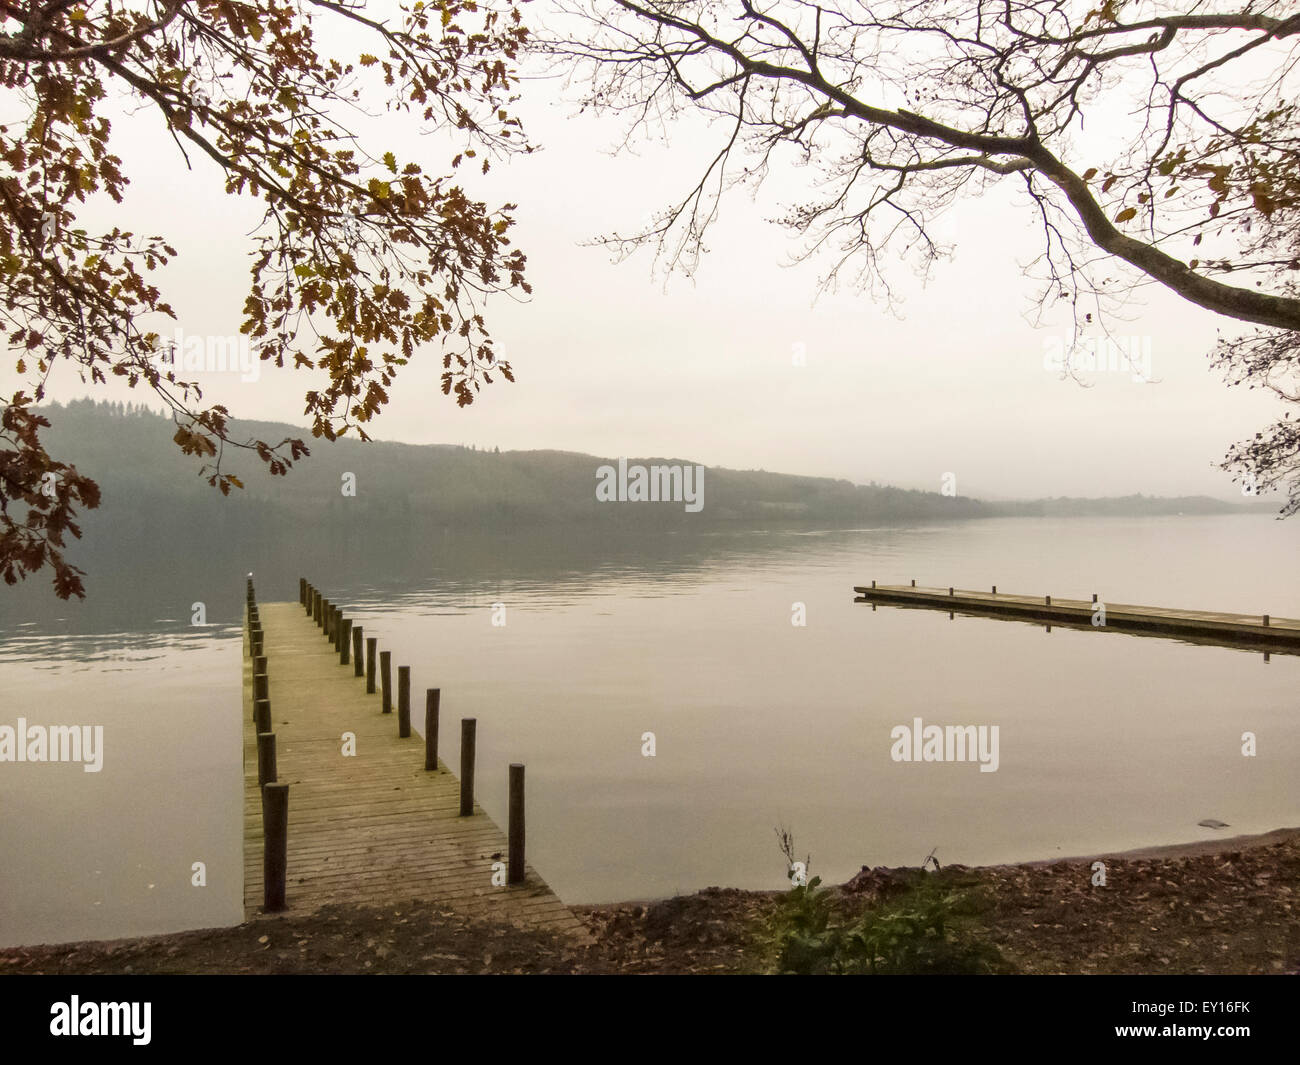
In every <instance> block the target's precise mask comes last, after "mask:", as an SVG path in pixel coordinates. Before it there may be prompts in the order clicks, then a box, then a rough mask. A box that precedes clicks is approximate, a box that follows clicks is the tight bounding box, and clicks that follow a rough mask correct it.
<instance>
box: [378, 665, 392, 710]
mask: <svg viewBox="0 0 1300 1065" xmlns="http://www.w3.org/2000/svg"><path fill="white" fill-rule="evenodd" d="M379 709H380V710H381V711H382V712H383V713H385V714H391V713H392V712H393V652H392V651H380V652H379Z"/></svg>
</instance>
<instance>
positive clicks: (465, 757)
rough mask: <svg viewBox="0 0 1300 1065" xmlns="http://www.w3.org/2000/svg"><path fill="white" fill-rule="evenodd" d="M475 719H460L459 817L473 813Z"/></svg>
mask: <svg viewBox="0 0 1300 1065" xmlns="http://www.w3.org/2000/svg"><path fill="white" fill-rule="evenodd" d="M476 723H477V719H476V718H472V717H462V718H461V719H460V816H461V817H470V816H472V815H473V813H474V726H475V724H476Z"/></svg>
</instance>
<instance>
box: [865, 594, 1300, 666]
mask: <svg viewBox="0 0 1300 1065" xmlns="http://www.w3.org/2000/svg"><path fill="white" fill-rule="evenodd" d="M853 590H854V591H855V592H856V593H858V594H857V597H856V598H855V599H854V602H856V603H871V604H873V605H876V604H880V605H884V606H898V607H913V608H917V609H921V610H942V611H947V612H948V613H950V614H967V615H972V616H976V617H990V618H1000V619H1003V620H1014V621H1023V622H1029V623H1032V624H1046V625H1047V626H1048V627H1050V626H1052V625H1060V626H1062V627H1064V628H1074V629H1093V630H1100V631H1103V632H1106V631H1113V632H1128V633H1133V634H1135V635H1139V636H1157V637H1163V638H1165V639H1177V640H1184V641H1188V642H1191V643H1201V644H1213V645H1215V646H1224V647H1239V648H1244V649H1249V650H1253V651H1264V652H1266V653H1276V654H1300V620H1296V619H1295V618H1274V617H1270V616H1269V615H1267V614H1223V613H1216V612H1214V611H1208V610H1175V609H1169V608H1166V607H1154V606H1133V605H1131V604H1128V603H1108V602H1105V601H1104V600H1101V601H1099V600H1098V597H1097V596H1095V595H1094V596H1093V598H1092V600H1091V601H1088V600H1084V599H1058V598H1056V597H1055V596H1050V595H1040V596H1030V595H1008V594H1007V593H1005V592H999V591H998V590H997V588H996V587H993V588H992V589H991V590H990V591H987V592H976V591H971V590H969V589H961V588H933V587H919V588H918V587H917V586H916V582H915V581H913V582H912V583H911V585H902V584H877V583H876V582H875V581H872V582H871V585H870V587H866V586H855V587H854V589H853ZM1099 607H1100V608H1101V609H1100V610H1099V609H1098V608H1099Z"/></svg>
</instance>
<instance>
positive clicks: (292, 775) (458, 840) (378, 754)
mask: <svg viewBox="0 0 1300 1065" xmlns="http://www.w3.org/2000/svg"><path fill="white" fill-rule="evenodd" d="M304 587H305V584H304ZM304 595H305V593H304ZM304 602H306V600H305V599H304ZM249 610H250V619H251V620H250V623H249V625H248V627H247V629H246V636H247V640H246V644H245V647H246V654H245V658H244V909H245V913H246V914H248V915H252V914H253V913H255V912H258V911H260V910H263V909H264V908H267V905H266V902H267V899H269V898H271V894H266V895H264V891H266V889H267V883H268V880H264V874H266V873H267V871H268V870H269V869H270V868H271V866H272V864H273V863H275V862H278V861H280V860H283V873H282V875H281V876H280V877H279V879H282V880H283V882H284V898H283V900H282V901H277V903H276V904H273V905H270V907H269V908H271V909H279V908H285V909H287V910H289V911H291V912H296V913H303V912H310V911H313V910H316V909H318V908H320V907H321V906H324V905H326V904H328V903H338V902H346V903H359V904H364V905H385V906H393V905H400V904H401V903H404V902H406V901H407V900H411V899H415V900H421V901H424V900H428V901H432V902H436V903H437V904H438V905H440V906H443V907H445V908H446V909H448V910H450V911H454V912H455V913H456V914H458V915H465V916H471V917H489V918H493V919H497V920H502V921H505V922H508V923H510V924H513V925H516V926H518V927H526V928H533V929H537V928H544V929H550V930H554V931H558V932H561V933H565V934H570V935H572V936H574V937H575V938H577V939H578V940H586V939H587V938H588V936H587V933H586V931H585V929H584V927H583V925H582V924H581V922H579V921H578V919H577V918H576V917H575V916H574V915H573V914H572V913H571V912H570V911H569V910H568V908H566V907H565V906H564V904H563V903H562V902H561V901H560V900H559V898H558V897H556V895H555V893H554V892H552V891H551V889H550V888H549V887H548V886H547V885H546V884H545V882H543V880H542V878H541V877H540V876H538V875H537V872H536V871H535V870H534V869H533V868H532V867H531V865H528V864H527V863H526V862H524V861H523V789H522V783H523V767H522V766H513V767H510V781H511V784H512V789H511V814H512V818H513V817H514V816H515V813H516V810H515V806H516V802H517V804H518V811H517V815H518V824H517V825H516V824H514V823H513V822H512V826H511V828H512V834H513V833H515V832H517V834H518V839H517V840H515V839H512V840H511V841H510V843H508V842H507V838H506V835H505V833H503V832H502V831H501V829H500V828H498V827H497V825H496V824H494V823H493V821H492V820H491V819H490V818H489V817H488V816H487V814H485V813H484V812H483V810H482V808H481V807H479V805H478V804H477V803H475V802H474V801H473V798H472V794H470V795H467V794H466V789H463V788H462V786H461V781H460V780H458V778H457V776H456V775H454V774H452V773H451V772H450V771H449V770H448V768H447V766H446V764H445V763H443V762H442V760H441V759H439V758H436V756H435V758H434V761H436V768H432V769H426V743H425V742H424V741H423V740H421V738H420V737H419V736H411V735H410V729H409V725H408V724H407V723H408V722H409V707H406V712H404V713H402V714H400V715H399V714H395V713H384V712H383V710H382V708H381V697H380V694H379V693H375V694H367V681H366V678H365V677H364V676H358V675H357V672H356V670H355V668H354V665H353V664H352V663H351V662H349V664H347V665H342V664H341V647H342V645H341V643H340V642H339V641H332V640H331V639H329V638H327V636H326V635H325V632H324V631H323V628H322V623H321V622H323V621H328V620H329V617H330V614H329V612H328V610H327V611H326V612H325V613H323V614H317V615H315V616H316V617H317V618H320V619H321V620H320V621H317V620H314V618H313V615H312V614H309V613H307V611H306V609H305V607H304V605H303V604H302V603H292V602H281V603H265V604H260V605H258V604H255V603H254V601H253V595H252V591H251V581H250V592H249ZM335 616H337V614H336V615H335ZM349 628H350V627H349ZM348 631H349V630H348V629H345V628H344V627H343V626H341V625H340V626H339V628H338V633H339V636H340V637H342V636H343V635H344V633H345V632H348ZM359 635H360V633H359V632H358V636H359ZM356 642H357V643H358V644H359V643H360V640H357V641H356ZM372 648H373V644H372ZM258 653H260V655H262V656H264V657H262V658H256V659H255V658H254V655H255V654H258ZM255 662H256V663H257V667H260V668H261V669H264V671H265V672H264V674H263V676H262V678H259V679H255V677H254V669H255V668H257V667H255V664H254V663H255ZM401 668H402V670H403V671H406V670H407V667H401ZM402 675H403V676H405V677H406V678H407V680H406V681H404V682H403V683H404V684H407V685H408V686H409V671H407V672H404V673H403V674H402ZM372 676H373V674H372ZM259 686H260V687H263V688H269V704H270V708H269V715H264V720H263V722H262V724H261V729H264V730H265V729H266V725H267V722H266V721H265V716H269V718H270V721H269V725H270V728H269V730H266V731H269V732H273V733H274V737H273V739H270V740H269V743H268V742H267V741H268V737H267V735H266V734H265V732H264V734H263V736H262V742H263V749H262V752H261V755H260V757H259V738H258V732H259V725H258V723H256V722H255V721H254V700H255V696H256V694H257V692H256V689H257V688H258V687H259ZM372 690H373V688H372ZM408 697H409V692H404V693H403V695H402V699H403V700H404V701H405V700H406V699H407V698H408ZM429 703H430V710H429V713H430V716H431V719H432V720H436V714H437V697H436V696H434V695H433V694H432V693H431V695H430V699H429ZM421 710H422V711H423V710H424V706H423V705H422V706H421ZM421 720H424V715H423V713H422V714H421ZM470 727H471V729H472V725H471V726H470ZM403 730H404V731H405V732H406V735H405V736H403V735H400V733H401V732H402V731H403ZM441 731H442V733H443V734H444V735H446V734H448V733H450V732H451V731H452V730H451V729H449V728H447V727H446V725H444V726H443V727H442V729H441ZM349 733H350V734H351V736H352V737H353V738H354V741H353V742H354V744H355V755H348V754H345V752H344V747H345V734H349ZM268 748H269V750H268ZM268 758H269V759H270V763H269V772H270V776H271V779H272V780H275V781H276V783H277V786H278V787H280V788H281V791H282V792H283V791H284V790H287V792H288V796H289V800H288V816H287V831H285V832H284V833H283V834H282V835H279V834H278V832H277V826H276V825H275V817H276V814H275V810H274V804H273V803H272V804H268V805H264V796H263V791H264V789H263V787H262V786H261V783H260V782H259V770H261V772H262V773H263V774H265V773H266V772H267V770H268V765H267V759H268ZM483 768H484V767H480V770H479V775H480V776H481V775H482V772H483ZM489 771H493V772H495V771H496V767H492V768H491V769H490V770H489ZM500 772H501V773H502V774H503V775H504V774H506V772H507V767H506V766H505V765H502V766H501V767H500ZM462 775H464V774H462ZM516 777H518V795H517V797H516V793H515V788H514V784H515V781H516ZM285 784H287V785H288V788H287V789H283V787H282V786H283V785H285ZM266 790H268V791H270V790H271V789H270V788H269V787H268V789H266ZM466 799H468V802H467V803H465V806H464V807H463V806H462V803H464V802H465V800H466ZM280 801H281V802H282V801H283V800H280ZM462 809H466V812H467V813H468V816H463V815H462ZM264 820H265V822H266V823H267V824H268V825H271V835H272V840H273V843H272V846H271V847H267V846H266V837H265V836H264V831H263V826H264ZM277 835H278V842H275V841H276V840H277ZM272 851H278V853H279V857H273V856H272ZM516 856H518V862H517V865H516V864H515V863H514V862H512V863H511V867H510V869H509V874H510V880H509V882H507V878H506V864H505V863H507V861H508V857H509V859H514V858H515V857H516ZM264 862H265V864H264ZM272 894H273V891H272Z"/></svg>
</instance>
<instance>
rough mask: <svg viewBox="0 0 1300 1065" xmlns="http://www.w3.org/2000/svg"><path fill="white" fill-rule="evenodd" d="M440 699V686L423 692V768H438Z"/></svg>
mask: <svg viewBox="0 0 1300 1065" xmlns="http://www.w3.org/2000/svg"><path fill="white" fill-rule="evenodd" d="M441 701H442V689H441V688H429V689H428V690H427V691H425V693H424V768H425V769H437V768H438V704H439V702H441Z"/></svg>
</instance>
